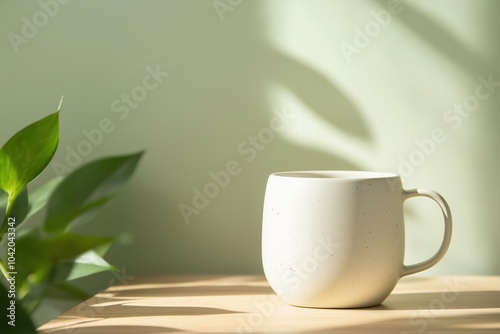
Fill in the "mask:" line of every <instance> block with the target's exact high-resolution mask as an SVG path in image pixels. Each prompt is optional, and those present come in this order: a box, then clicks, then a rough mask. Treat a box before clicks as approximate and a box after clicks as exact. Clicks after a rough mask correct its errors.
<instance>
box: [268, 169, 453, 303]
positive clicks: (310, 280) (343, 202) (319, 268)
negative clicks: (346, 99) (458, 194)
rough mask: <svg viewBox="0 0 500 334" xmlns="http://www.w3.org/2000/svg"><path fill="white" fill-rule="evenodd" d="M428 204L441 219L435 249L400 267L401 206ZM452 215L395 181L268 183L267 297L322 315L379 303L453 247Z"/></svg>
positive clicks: (390, 177)
mask: <svg viewBox="0 0 500 334" xmlns="http://www.w3.org/2000/svg"><path fill="white" fill-rule="evenodd" d="M416 196H425V197H429V198H432V199H433V200H434V201H436V203H437V204H438V205H439V207H440V208H441V210H442V212H443V215H444V225H445V229H444V237H443V242H442V244H441V247H440V248H439V250H438V251H437V253H436V254H435V255H434V256H433V257H431V258H430V259H428V260H426V261H423V262H421V263H417V264H414V265H410V266H407V265H404V242H405V238H404V217H403V203H404V201H405V200H407V199H409V198H412V197H416ZM451 229H452V227H451V212H450V209H449V207H448V204H447V203H446V201H445V200H444V198H443V197H442V196H441V195H439V194H438V193H436V192H434V191H432V190H426V189H414V190H403V188H402V185H401V179H400V177H399V176H398V175H395V174H390V173H375V172H357V171H300V172H282V173H274V174H272V175H271V176H270V177H269V180H268V183H267V188H266V193H265V200H264V213H263V226H262V261H263V266H264V272H265V275H266V278H267V280H268V282H269V284H270V285H271V287H272V288H273V290H274V291H275V292H276V293H277V294H278V295H279V296H280V297H281V298H282V299H283V300H284V301H286V302H287V303H289V304H292V305H296V306H305V307H320V308H357V307H369V306H375V305H378V304H380V303H381V302H382V301H383V300H384V299H385V298H387V296H388V295H389V294H390V293H391V291H392V290H393V289H394V286H395V285H396V283H397V282H398V280H399V279H400V278H401V277H403V276H405V275H409V274H413V273H416V272H419V271H422V270H425V269H427V268H429V267H431V266H433V265H435V264H436V263H437V262H438V261H439V260H440V259H441V258H442V257H443V256H444V254H445V253H446V250H447V249H448V246H449V244H450V240H451Z"/></svg>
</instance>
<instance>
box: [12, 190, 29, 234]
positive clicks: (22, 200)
mask: <svg viewBox="0 0 500 334" xmlns="http://www.w3.org/2000/svg"><path fill="white" fill-rule="evenodd" d="M29 208H30V204H29V201H28V190H27V189H26V188H24V189H23V190H22V191H21V192H20V193H19V195H18V196H17V198H16V200H15V202H14V205H13V206H12V211H11V213H10V216H11V217H15V218H16V227H18V226H19V225H20V224H21V223H22V222H23V221H24V219H25V218H26V216H27V215H28V211H29Z"/></svg>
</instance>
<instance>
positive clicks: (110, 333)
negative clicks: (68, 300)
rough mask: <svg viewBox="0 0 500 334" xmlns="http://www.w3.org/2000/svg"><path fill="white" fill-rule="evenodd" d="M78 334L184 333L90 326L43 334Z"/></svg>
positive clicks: (143, 328) (151, 329) (176, 330)
mask: <svg viewBox="0 0 500 334" xmlns="http://www.w3.org/2000/svg"><path fill="white" fill-rule="evenodd" d="M73 332H74V333H78V334H102V333H104V332H105V333H106V334H136V333H141V334H158V333H179V332H184V331H183V330H181V329H176V328H170V327H159V326H112V327H111V326H89V327H78V328H75V329H68V328H66V327H65V328H58V329H55V330H48V331H43V333H51V334H68V333H73Z"/></svg>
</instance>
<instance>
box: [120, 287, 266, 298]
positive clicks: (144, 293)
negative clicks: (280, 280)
mask: <svg viewBox="0 0 500 334" xmlns="http://www.w3.org/2000/svg"><path fill="white" fill-rule="evenodd" d="M270 293H273V290H272V289H271V288H270V287H268V286H250V285H232V286H219V285H207V286H181V287H179V286H173V287H152V288H141V289H133V290H119V291H113V292H112V296H113V297H115V298H154V297H158V298H163V297H182V296H230V295H260V294H270Z"/></svg>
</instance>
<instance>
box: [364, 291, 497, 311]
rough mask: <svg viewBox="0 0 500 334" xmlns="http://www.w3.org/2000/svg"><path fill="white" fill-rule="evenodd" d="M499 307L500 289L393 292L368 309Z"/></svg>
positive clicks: (431, 309)
mask: <svg viewBox="0 0 500 334" xmlns="http://www.w3.org/2000/svg"><path fill="white" fill-rule="evenodd" d="M487 308H500V291H447V292H424V293H395V294H392V295H390V296H389V297H387V299H386V300H385V301H384V302H383V303H382V304H380V305H378V306H375V307H372V308H369V309H370V310H429V311H436V310H458V309H487Z"/></svg>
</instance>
